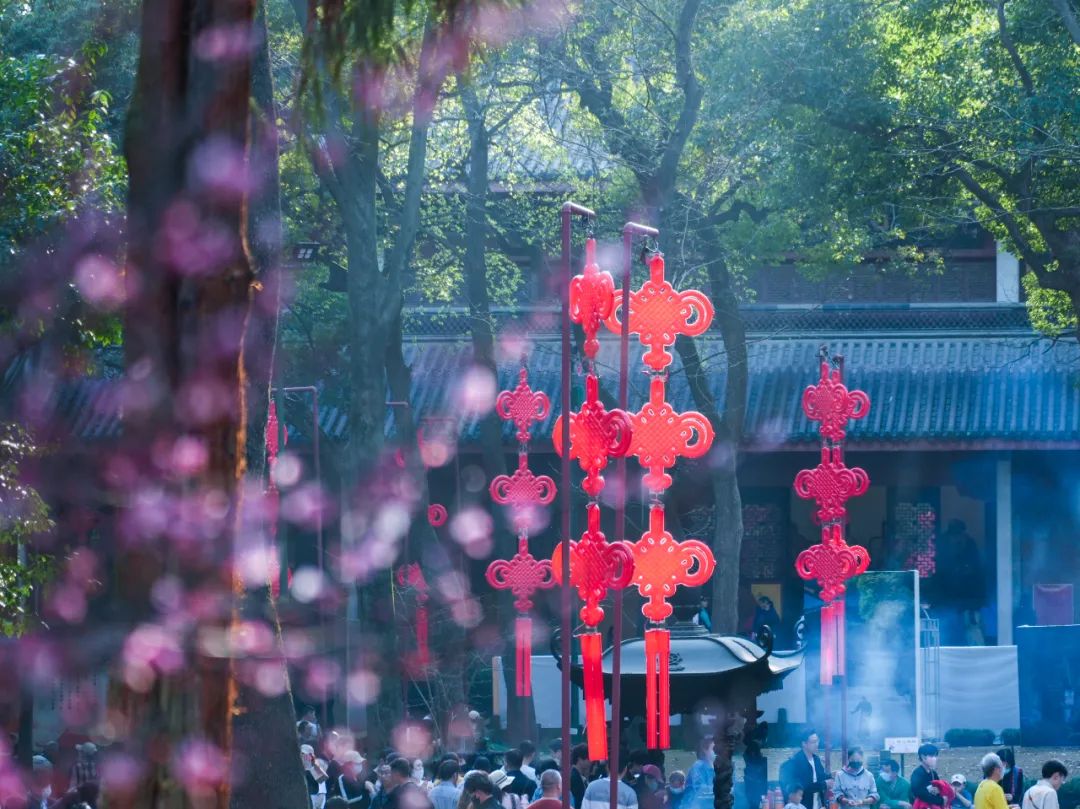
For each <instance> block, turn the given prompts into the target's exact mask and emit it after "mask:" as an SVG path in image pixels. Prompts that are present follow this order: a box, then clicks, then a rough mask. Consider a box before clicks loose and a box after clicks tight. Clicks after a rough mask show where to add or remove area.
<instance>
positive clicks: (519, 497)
mask: <svg viewBox="0 0 1080 809" xmlns="http://www.w3.org/2000/svg"><path fill="white" fill-rule="evenodd" d="M549 407H550V405H549V402H548V398H547V396H545V395H544V394H543V393H538V392H535V391H533V390H532V388H530V387H529V372H528V368H527V367H526V365H525V360H524V358H523V359H522V361H521V371H520V373H519V374H518V384H517V387H516V388H514V389H513V390H506V391H503V392H502V393H500V394H499V397H498V399H496V402H495V409H496V412H498V414H499V415H500V416H502V418H504V419H506V420H507V421H512V422H513V423H514V426H515V427H517V439H518V468H517V470H516V471H515V472H514V474H512V475H499V476H498V477H496V478H495V479H494V480H493V481H491V487H490V492H491V499H492V500H494V501H495V502H496V503H499V504H500V505H504V506H509V508H510V512H511V519H512V521H513V524H514V528H515V530H517V532H518V550H517V553H516V554H514V556H513V557H512V558H511V559H509V560H505V559H498V560H496V561H494V562H492V563H491V564H490V565H488V569H487V580H488V583H489V584H490V585H491V586H492V587H494V588H496V589H498V590H510V591H511V592H512V593H513V594H514V598H515V601H514V606H515V607H516V608H517V610H518V612H519V615H518V617H517V619H516V621H515V623H514V653H515V659H516V662H517V665H516V667H515V671H516V673H517V678H516V680H517V682H516V691H517V695H518V696H520V697H525V696H529V695H531V694H532V619H531V618H530V617H529V614H528V613H529V610H531V609H532V606H533V604H532V596H533V594H534V593H535V592H536V591H537V590H542V589H547V588H549V587H553V586H554V585H555V580H554V578H553V577H552V574H551V562H550V561H549V560H547V559H544V560H538V559H537V558H536V557H534V556H533V555H532V554H531V553H530V552H529V531H530V530H531V529H532V528H533V527H534V526H535V525H536V524H537V515H536V512H537V510H538V509H539V508H540V507H541V506H546V505H549V504H550V503H551V502H552V501H553V500H554V499H555V481H553V480H552V479H551V478H549V477H548V476H547V475H535V474H533V472H532V470H531V469H529V462H528V458H529V456H528V451H529V448H528V442H529V430H530V428H531V426H532V423H533V422H534V421H543V419H544V418H546V417H547V414H548V409H549Z"/></svg>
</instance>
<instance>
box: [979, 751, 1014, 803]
mask: <svg viewBox="0 0 1080 809" xmlns="http://www.w3.org/2000/svg"><path fill="white" fill-rule="evenodd" d="M980 766H981V767H982V773H983V780H982V782H981V783H980V784H979V788H978V789H976V790H975V809H1007V807H1008V806H1009V804H1008V802H1007V801H1006V800H1005V790H1003V789H1002V788H1001V776H1002V775H1003V774H1004V773H1005V766H1004V765H1003V764H1002V763H1001V758H1000V757H999V756H998V755H997V754H996V753H987V754H986V755H985V756H983V757H982V761H981V762H980Z"/></svg>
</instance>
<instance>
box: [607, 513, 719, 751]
mask: <svg viewBox="0 0 1080 809" xmlns="http://www.w3.org/2000/svg"><path fill="white" fill-rule="evenodd" d="M627 544H628V545H629V546H630V548H631V550H632V551H633V554H634V577H633V584H634V585H635V586H636V587H637V590H638V593H640V594H641V595H642V596H643V597H644V598H645V599H646V603H645V605H644V606H643V607H642V608H641V612H642V613H643V614H644V615H645V617H646V618H648V619H649V620H650V621H652V622H654V623H655V624H662V623H663V621H664V620H666V619H667V618H668V617H669V616H670V615H671V613H672V607H671V605H670V604H669V603H668V602H667V600H668V599H669V598H671V597H672V596H673V595H675V591H676V589H678V587H679V586H680V585H682V586H685V587H700V586H701V585H703V584H704V583H705V582H707V581H708V580H709V577H710V576H712V574H713V570H714V569H715V568H716V560H715V558H714V557H713V553H712V551H711V550H710V549H709V546H708V545H706V544H705V543H704V542H700V541H698V540H696V539H688V540H685V541H684V542H676V541H675V539H674V537H672V536H671V534H670V533H669V532H668V531H667V529H666V528H665V527H664V507H663V505H661V504H659V503H656V504H654V505H653V506H652V507H651V508H650V509H649V530H647V531H646V532H645V533H644V534H642V535H641V539H639V540H638V541H637V542H634V543H627ZM670 653H671V638H670V633H669V632H668V630H667V628H666V627H664V626H662V625H660V626H653V627H651V628H649V629H647V630H646V631H645V664H646V665H645V741H646V743H647V744H648V746H649V747H650V748H653V749H656V748H661V749H663V748H667V747H670V746H671V730H670V729H671V684H670V674H669V661H668V658H669V656H670Z"/></svg>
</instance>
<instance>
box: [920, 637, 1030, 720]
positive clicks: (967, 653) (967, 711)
mask: <svg viewBox="0 0 1080 809" xmlns="http://www.w3.org/2000/svg"><path fill="white" fill-rule="evenodd" d="M940 661H941V663H940V677H941V680H940V682H941V700H940V702H939V710H940V711H941V721H940V723H939V725H940V727H941V732H942V733H943V734H944V733H945V732H946V731H948V730H951V729H953V728H988V729H989V730H992V731H994V732H995V733H1000V732H1001V731H1003V730H1004V729H1005V728H1018V727H1020V676H1019V672H1018V670H1017V665H1016V647H1015V646H942V647H941V657H940Z"/></svg>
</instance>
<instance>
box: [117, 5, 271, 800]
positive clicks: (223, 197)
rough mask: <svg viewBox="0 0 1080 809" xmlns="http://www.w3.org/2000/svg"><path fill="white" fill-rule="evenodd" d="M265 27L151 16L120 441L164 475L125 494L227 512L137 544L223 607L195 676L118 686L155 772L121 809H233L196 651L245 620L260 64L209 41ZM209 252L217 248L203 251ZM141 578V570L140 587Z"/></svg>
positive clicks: (139, 110)
mask: <svg viewBox="0 0 1080 809" xmlns="http://www.w3.org/2000/svg"><path fill="white" fill-rule="evenodd" d="M253 17H254V2H253V0H164V1H163V2H159V3H146V4H145V5H144V8H143V14H142V23H141V28H142V30H141V34H142V36H141V45H140V54H139V66H138V73H137V76H136V87H135V97H134V100H133V103H132V107H131V110H130V113H129V117H128V132H127V137H126V139H125V154H126V157H127V161H128V168H129V177H130V185H129V196H128V223H129V230H128V232H129V235H130V244H129V253H128V267H127V280H128V287H127V291H128V300H127V304H126V310H125V319H124V326H125V352H126V360H127V369H128V370H127V378H126V383H127V386H128V387H127V390H128V392H129V395H130V399H129V403H131V406H129V407H127V408H126V410H125V436H124V439H125V441H126V443H127V451H128V453H129V455H130V456H131V457H133V458H134V459H136V462H137V463H138V464H139V466H140V467H141V468H142V469H144V470H161V471H160V472H158V471H147V472H146V473H145V474H144V475H143V476H142V477H141V478H139V479H138V480H137V481H135V482H134V485H131V484H129V485H128V486H126V487H125V489H124V491H123V493H122V494H123V495H124V496H126V497H131V498H133V499H132V504H133V505H134V503H135V500H134V498H136V497H138V496H139V494H141V493H142V492H143V491H146V490H158V491H160V492H162V493H163V496H164V497H165V498H166V499H167V501H172V502H174V503H175V505H174V506H173V507H174V508H177V509H181V508H187V509H190V508H192V507H193V506H194V501H193V498H197V497H200V496H201V497H212V498H215V499H217V500H219V501H220V502H221V503H224V504H227V506H228V512H227V516H226V517H225V518H223V519H221V520H219V521H216V522H215V521H214V520H212V519H211V518H209V517H208V516H207V517H205V518H202V517H196V519H197V520H198V527H199V530H200V531H201V532H203V534H202V536H201V538H200V545H199V548H198V551H197V552H193V551H192V548H191V547H190V546H185V542H186V541H188V540H187V537H186V536H185V534H184V533H183V527H182V526H181V525H179V524H177V523H174V522H169V523H166V524H163V525H160V526H158V527H147V528H143V529H141V533H140V535H139V536H138V540H139V541H140V542H139V545H140V550H141V551H142V552H143V553H144V554H149V556H150V557H151V558H156V559H157V561H158V564H159V565H160V567H161V569H165V570H170V571H171V572H173V573H174V574H175V576H176V577H177V579H178V580H179V582H180V583H181V584H182V585H183V586H184V587H185V588H186V589H187V590H188V591H190V592H194V591H196V590H198V591H199V592H200V594H201V595H203V596H211V597H213V598H214V599H215V602H214V603H216V604H217V605H218V606H217V608H216V610H215V611H213V612H212V613H211V614H209V615H202V616H200V621H201V624H198V625H196V624H194V623H193V624H192V625H191V626H190V627H189V628H186V629H182V630H181V631H180V632H179V633H178V634H176V635H175V637H176V639H177V640H178V641H179V642H180V643H181V648H182V651H183V653H184V655H185V656H186V657H187V658H188V660H189V661H190V662H189V663H187V664H186V665H184V666H181V667H180V668H179V669H178V670H177V671H176V672H175V673H167V672H163V671H155V670H152V669H151V670H147V671H144V672H143V674H142V677H141V679H135V680H132V679H131V676H132V673H131V671H130V670H128V671H127V674H128V678H127V679H126V680H125V681H124V684H123V685H120V684H117V685H116V686H114V688H113V694H114V695H115V697H116V698H115V700H114V704H113V707H114V710H115V713H114V715H115V716H117V718H118V720H120V723H121V724H123V725H126V727H121V728H119V731H120V734H121V735H122V737H123V738H124V739H125V741H126V742H127V744H128V745H129V749H131V750H133V751H140V752H145V754H146V755H147V756H148V761H147V762H146V764H147V766H146V767H145V769H144V770H143V771H142V775H141V777H140V778H139V780H138V782H137V784H136V785H135V787H134V789H132V790H130V791H123V792H120V791H119V790H116V789H114V790H113V791H112V792H111V793H110V794H107V795H106V799H107V801H108V804H109V806H110V807H118V806H119V807H127V806H131V807H135V806H138V807H187V806H199V807H218V808H220V809H225V807H227V806H228V805H229V798H230V795H229V791H230V787H229V783H228V778H227V777H226V773H227V772H228V767H229V757H230V756H231V752H232V733H231V728H232V721H231V714H232V701H233V698H234V696H235V690H234V681H233V678H232V676H231V674H230V667H229V661H228V658H227V656H223V655H220V654H215V653H213V652H212V651H211V648H212V646H211V647H207V646H205V645H203V644H196V639H197V638H198V637H202V638H206V637H212V636H215V635H216V636H218V637H227V633H228V629H229V627H230V624H231V621H232V620H233V614H232V610H233V607H234V604H233V596H234V589H233V587H232V586H231V582H230V579H231V572H230V552H231V549H232V540H233V535H234V532H235V530H236V525H237V520H238V515H239V513H240V507H241V497H240V487H239V485H238V484H239V481H240V479H241V477H242V475H243V472H244V467H245V464H244V454H245V425H246V412H245V411H246V402H245V391H244V386H245V376H244V358H243V348H244V336H245V329H246V326H247V319H248V314H249V311H250V302H251V295H252V282H253V275H252V268H251V261H250V258H249V255H248V252H247V245H246V239H245V232H246V206H247V187H248V182H247V180H248V178H247V164H246V160H247V147H248V109H249V99H250V87H251V80H250V68H251V64H250V55H249V52H248V51H247V50H244V49H240V50H239V51H237V50H236V49H219V50H218V51H214V50H213V49H210V48H208V47H207V43H209V42H211V41H214V40H215V39H217V38H220V37H221V36H222V34H223V32H228V35H229V36H232V37H236V36H240V37H247V36H249V35H250V32H251V27H252V21H253ZM208 239H214V240H215V241H216V244H217V249H215V250H213V251H205V252H204V251H200V250H199V249H198V247H199V246H200V245H201V244H205V242H206V240H208ZM178 439H182V440H183V442H184V443H183V444H180V443H176V442H177V441H178ZM194 445H198V446H200V447H201V455H202V458H203V462H202V463H201V464H199V465H196V466H195V467H193V468H190V469H187V470H180V469H176V468H173V467H172V466H171V465H170V466H168V467H166V468H164V469H163V468H162V464H161V463H160V460H158V462H157V463H156V464H155V463H154V461H155V460H157V459H159V458H160V457H161V453H162V451H170V449H171V448H173V447H176V448H178V447H180V446H194ZM151 453H154V454H153V456H151ZM132 490H134V491H132ZM134 530H137V531H138V530H139V529H134ZM145 572H146V569H145V568H143V569H141V570H139V569H134V568H133V569H132V573H133V578H136V579H137V578H138V576H139V574H143V575H145ZM154 583H155V582H154V581H150V580H145V579H144V580H143V581H141V582H137V583H136V586H135V587H133V588H132V589H130V590H128V591H127V592H128V600H129V603H128V605H127V606H128V608H129V609H128V612H129V615H131V616H132V617H137V618H139V619H140V620H142V621H144V622H147V621H150V622H152V621H154V620H155V618H156V615H155V613H154V612H153V611H152V610H151V608H150V601H149V590H150V588H151V587H152V586H153V584H154ZM174 632H175V630H174ZM207 633H209V634H207ZM133 684H135V685H137V687H134V688H133V687H132V685H133ZM195 743H198V744H209V745H210V746H211V748H210V749H211V750H212V751H213V752H211V753H208V754H207V755H208V756H209V757H210V758H211V759H213V758H220V760H221V763H222V765H223V767H221V768H219V769H218V770H217V773H218V774H216V775H212V776H210V777H209V778H207V780H205V781H201V782H199V783H196V782H195V781H194V780H193V779H192V778H191V777H190V773H185V771H184V770H176V769H175V764H176V763H177V762H178V761H183V759H184V757H185V749H186V748H185V745H186V744H195ZM250 752H251V754H252V755H258V753H259V751H258V749H255V750H252V751H250Z"/></svg>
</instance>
